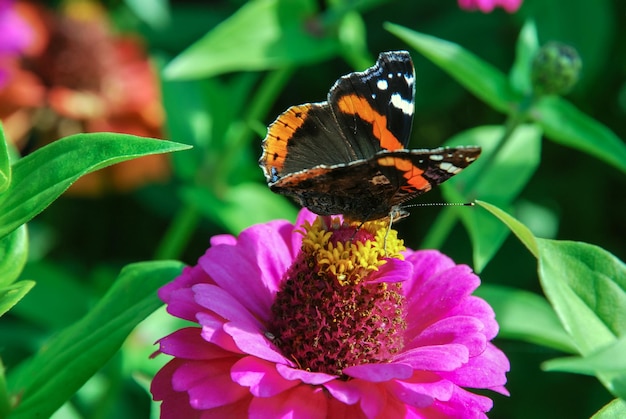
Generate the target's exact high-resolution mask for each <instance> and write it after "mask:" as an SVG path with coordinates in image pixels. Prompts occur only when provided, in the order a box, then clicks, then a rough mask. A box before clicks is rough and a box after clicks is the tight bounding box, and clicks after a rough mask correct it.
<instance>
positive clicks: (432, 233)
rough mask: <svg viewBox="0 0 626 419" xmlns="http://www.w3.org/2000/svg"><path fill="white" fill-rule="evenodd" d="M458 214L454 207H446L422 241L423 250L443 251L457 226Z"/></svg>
mask: <svg viewBox="0 0 626 419" xmlns="http://www.w3.org/2000/svg"><path fill="white" fill-rule="evenodd" d="M456 220H457V213H456V211H454V208H452V207H444V208H443V209H442V210H441V212H439V215H438V216H437V218H436V219H435V222H434V223H433V224H432V225H431V226H430V228H429V229H428V233H426V237H424V240H422V244H421V245H420V248H421V249H441V247H442V246H443V244H444V243H445V241H446V239H447V238H448V236H449V235H450V232H451V231H452V229H453V228H454V226H455V225H456Z"/></svg>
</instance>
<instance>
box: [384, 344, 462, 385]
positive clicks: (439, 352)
mask: <svg viewBox="0 0 626 419" xmlns="http://www.w3.org/2000/svg"><path fill="white" fill-rule="evenodd" d="M468 360H469V351H468V350H467V348H466V347H465V346H464V345H458V344H448V345H439V346H422V347H419V348H413V349H410V350H408V351H404V352H402V353H401V354H399V355H398V356H397V357H396V359H394V362H401V363H403V364H408V365H407V366H410V367H412V368H413V369H415V370H421V371H454V370H455V369H456V368H460V367H461V366H462V365H464V364H465V363H467V362H468ZM405 378H407V377H405Z"/></svg>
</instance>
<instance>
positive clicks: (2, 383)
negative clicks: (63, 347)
mask: <svg viewBox="0 0 626 419" xmlns="http://www.w3.org/2000/svg"><path fill="white" fill-rule="evenodd" d="M0 129H1V128H0ZM4 373H5V369H4V365H3V364H2V360H1V359H0V418H6V417H9V413H10V412H11V400H10V395H9V390H8V388H7V382H6V379H5V375H4Z"/></svg>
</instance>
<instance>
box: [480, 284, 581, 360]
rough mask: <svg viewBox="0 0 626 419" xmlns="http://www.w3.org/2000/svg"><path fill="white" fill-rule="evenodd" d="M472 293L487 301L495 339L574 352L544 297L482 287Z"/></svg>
mask: <svg viewBox="0 0 626 419" xmlns="http://www.w3.org/2000/svg"><path fill="white" fill-rule="evenodd" d="M474 294H475V295H477V296H478V297H481V298H484V299H485V300H487V302H488V303H489V305H490V306H491V307H493V309H494V311H495V312H496V318H497V319H498V324H499V325H500V333H499V334H498V336H499V337H501V338H510V339H518V340H524V341H526V342H530V343H534V344H537V345H543V346H547V347H550V348H553V349H556V350H559V351H563V352H569V353H576V347H575V346H574V344H573V343H572V340H571V338H570V337H569V335H568V334H567V333H566V332H565V330H564V329H563V326H561V324H560V323H559V319H558V317H557V316H556V314H555V313H554V310H553V309H552V307H550V305H549V304H548V302H547V301H546V299H545V298H543V297H541V296H539V295H536V294H533V293H531V292H527V291H522V290H516V289H513V288H509V287H504V286H497V285H485V284H483V285H481V286H480V287H478V289H477V290H476V291H475V292H474Z"/></svg>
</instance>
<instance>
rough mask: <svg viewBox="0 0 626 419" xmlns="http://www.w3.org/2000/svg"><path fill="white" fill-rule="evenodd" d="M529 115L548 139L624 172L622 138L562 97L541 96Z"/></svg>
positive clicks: (624, 157) (625, 164) (623, 145)
mask: <svg viewBox="0 0 626 419" xmlns="http://www.w3.org/2000/svg"><path fill="white" fill-rule="evenodd" d="M530 115H531V117H532V118H533V119H534V120H535V121H536V122H537V123H538V124H540V125H541V127H542V128H543V129H544V131H545V134H546V137H548V138H549V139H551V140H552V141H555V142H557V143H559V144H563V145H565V146H568V147H572V148H575V149H578V150H581V151H583V152H585V153H588V154H591V155H592V156H595V157H596V158H599V159H600V160H603V161H605V162H607V163H609V164H611V165H613V166H614V167H616V168H618V169H619V170H621V171H622V172H625V173H626V145H625V144H624V141H622V140H621V139H620V138H619V137H618V136H617V135H615V133H614V132H613V131H611V130H610V129H609V128H607V127H606V126H604V125H602V124H601V123H600V122H598V121H596V120H595V119H593V118H591V117H590V116H588V115H586V114H584V113H583V112H581V111H580V110H578V109H577V108H576V107H574V105H572V104H571V103H569V102H568V101H566V100H565V99H562V98H560V97H556V96H550V97H544V98H542V99H541V100H540V101H538V102H537V103H536V104H535V105H534V106H533V108H532V109H531V111H530Z"/></svg>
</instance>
